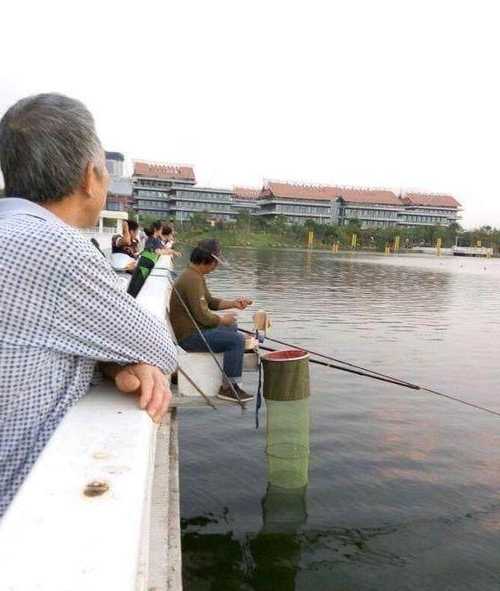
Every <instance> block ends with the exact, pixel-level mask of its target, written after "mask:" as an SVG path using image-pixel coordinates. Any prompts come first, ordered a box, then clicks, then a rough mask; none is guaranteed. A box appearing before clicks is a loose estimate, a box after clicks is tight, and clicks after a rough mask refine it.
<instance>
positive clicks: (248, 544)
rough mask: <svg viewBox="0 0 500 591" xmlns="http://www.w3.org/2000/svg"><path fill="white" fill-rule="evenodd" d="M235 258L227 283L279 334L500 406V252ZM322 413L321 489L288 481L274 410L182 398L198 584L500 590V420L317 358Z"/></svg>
mask: <svg viewBox="0 0 500 591" xmlns="http://www.w3.org/2000/svg"><path fill="white" fill-rule="evenodd" d="M227 258H228V259H229V261H230V263H231V265H232V268H231V269H230V270H227V269H224V270H218V271H217V272H216V273H215V274H214V275H212V276H211V278H210V285H211V288H212V290H213V292H214V293H219V294H220V293H225V294H227V295H228V296H232V295H240V294H244V295H249V296H251V297H253V298H254V300H255V301H256V306H255V307H254V308H265V309H266V310H268V311H269V312H271V313H272V318H273V327H272V334H271V336H275V337H276V338H281V339H284V340H289V341H291V342H293V343H296V344H299V345H302V346H305V347H309V348H312V349H319V350H321V351H323V352H326V353H329V354H332V355H334V356H335V357H338V358H341V359H344V360H347V361H351V362H354V363H357V364H359V365H363V366H366V367H369V368H373V369H375V370H377V371H380V372H384V373H389V374H392V375H395V376H398V377H400V378H404V379H406V380H409V381H413V382H417V383H419V384H422V385H427V386H431V387H433V388H435V389H439V390H443V391H445V392H449V393H452V394H454V395H457V396H459V397H461V398H464V399H466V400H469V401H474V402H477V403H479V404H482V405H484V406H488V407H491V408H493V409H495V410H497V411H500V388H499V385H500V346H499V345H500V337H499V332H500V326H499V324H500V261H497V260H492V261H485V260H476V259H462V258H452V257H442V258H436V257H423V256H422V257H420V256H418V257H415V256H412V257H403V256H401V257H398V258H396V257H391V258H387V257H381V256H356V257H349V256H338V255H337V256H333V255H330V254H328V253H296V252H292V253H285V252H278V251H272V252H262V251H247V250H236V249H234V250H231V251H228V252H227ZM251 314H252V312H250V311H245V312H243V313H241V315H240V322H241V324H242V325H244V324H245V323H246V322H250V321H251ZM246 376H248V377H246V379H245V385H246V386H248V389H249V390H251V391H255V388H256V376H255V374H246ZM310 414H311V428H310V429H311V430H310V459H309V483H308V486H307V487H305V488H302V489H292V490H285V491H281V492H280V491H278V493H277V492H276V490H275V488H273V487H272V486H268V480H269V475H268V471H267V464H266V455H265V446H266V416H265V415H266V409H265V407H263V409H262V412H261V427H260V429H259V430H258V431H256V430H255V423H254V407H253V405H252V406H251V408H249V409H248V410H247V411H246V412H244V413H242V412H241V410H240V409H239V408H237V407H236V408H224V409H221V410H219V411H217V412H215V411H212V410H210V409H191V410H188V409H184V410H182V411H181V412H180V450H181V458H180V459H181V463H180V466H181V499H182V505H181V511H182V528H183V529H182V543H183V558H184V567H183V568H184V588H185V589H186V590H187V591H198V590H213V591H215V590H217V591H225V590H233V589H234V590H259V591H260V590H276V591H278V590H283V591H285V590H286V591H291V590H295V589H297V590H299V589H300V590H306V589H307V590H309V589H314V590H317V591H322V590H342V591H347V590H356V591H365V590H366V591H368V590H398V591H401V590H405V589H408V590H410V589H411V590H419V591H422V590H425V589H433V590H440V591H444V590H448V589H449V590H453V591H458V590H482V589H488V590H490V589H491V590H498V589H500V495H499V491H500V418H496V417H494V416H491V415H488V414H485V413H482V412H480V411H477V410H473V409H470V408H467V407H465V406H462V405H460V404H457V403H454V402H450V401H447V400H444V399H441V398H438V397H436V396H432V395H430V394H426V393H422V392H416V391H412V390H408V389H404V388H401V387H397V386H393V385H389V384H384V383H380V382H377V381H375V380H369V379H367V378H362V377H357V376H352V375H349V374H346V373H344V372H339V371H336V370H332V369H327V368H321V367H318V366H314V365H312V366H311V398H310Z"/></svg>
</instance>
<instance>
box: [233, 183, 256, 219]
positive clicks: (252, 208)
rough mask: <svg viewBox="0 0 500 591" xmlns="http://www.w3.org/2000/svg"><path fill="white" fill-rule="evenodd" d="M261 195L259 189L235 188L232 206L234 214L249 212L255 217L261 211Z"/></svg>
mask: <svg viewBox="0 0 500 591" xmlns="http://www.w3.org/2000/svg"><path fill="white" fill-rule="evenodd" d="M259 195H260V190H259V189H253V188H250V187H233V202H232V204H231V209H232V211H233V213H234V214H235V215H238V214H240V213H242V212H247V213H249V214H250V215H254V214H255V213H256V212H257V210H258V209H259V203H258V201H257V199H258V197H259Z"/></svg>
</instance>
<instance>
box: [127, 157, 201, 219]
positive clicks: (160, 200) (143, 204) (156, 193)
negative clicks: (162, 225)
mask: <svg viewBox="0 0 500 591" xmlns="http://www.w3.org/2000/svg"><path fill="white" fill-rule="evenodd" d="M195 183H196V178H195V176H194V170H193V168H192V167H191V166H174V165H170V164H157V163H151V162H142V161H136V162H134V172H133V175H132V187H133V197H134V207H135V210H136V211H137V213H139V214H146V215H151V216H156V217H159V218H168V219H170V218H171V217H174V216H172V215H171V213H172V212H171V210H170V197H171V194H172V190H173V188H174V187H179V188H189V187H191V186H193V185H194V184H195Z"/></svg>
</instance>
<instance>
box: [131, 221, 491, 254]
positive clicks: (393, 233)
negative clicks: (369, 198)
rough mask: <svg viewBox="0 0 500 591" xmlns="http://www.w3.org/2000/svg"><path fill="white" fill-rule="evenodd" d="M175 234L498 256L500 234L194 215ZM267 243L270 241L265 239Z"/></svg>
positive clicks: (237, 241) (227, 241)
mask: <svg viewBox="0 0 500 591" xmlns="http://www.w3.org/2000/svg"><path fill="white" fill-rule="evenodd" d="M155 219H157V218H156V217H154V216H141V220H140V221H141V224H142V225H147V224H149V223H151V222H152V221H154V220H155ZM175 225H176V231H177V235H178V237H179V238H182V237H184V238H185V239H186V240H193V239H196V238H197V237H198V236H200V237H205V236H206V235H208V234H213V235H215V236H217V238H219V239H220V240H221V241H222V242H223V244H224V245H226V246H230V245H235V246H238V245H247V246H296V247H301V246H305V245H306V244H307V242H308V236H309V232H313V233H314V246H315V247H316V248H331V246H332V245H333V244H334V243H337V244H338V245H339V248H340V249H350V248H351V245H352V239H353V238H352V237H353V234H356V244H357V246H356V247H357V248H361V249H369V250H377V251H381V252H383V251H384V250H385V248H386V247H389V248H394V245H395V241H396V237H398V236H399V247H400V249H409V248H414V247H424V246H425V247H435V246H436V243H437V241H438V239H441V246H442V247H443V248H450V247H452V246H454V245H455V244H459V245H460V246H476V245H478V243H479V244H480V245H481V246H486V247H489V248H493V249H494V250H495V251H496V252H498V251H499V250H500V228H499V229H497V228H493V227H491V226H481V227H480V228H475V229H473V230H464V229H463V228H462V227H461V226H460V225H459V224H456V223H454V224H451V225H450V226H448V227H444V226H419V227H404V226H395V227H390V226H389V227H384V228H362V227H361V224H360V222H359V220H351V221H350V222H349V223H348V224H347V225H342V226H339V225H336V224H322V223H318V222H315V221H313V220H306V222H305V223H304V224H290V223H288V222H287V220H286V218H284V217H283V216H276V217H274V218H273V219H267V218H264V217H263V216H252V215H250V214H249V213H248V212H243V213H241V214H239V215H238V218H237V219H236V221H230V222H229V221H222V220H220V219H216V218H215V219H214V216H213V215H211V214H209V213H195V214H193V216H192V217H191V218H190V219H189V220H186V221H184V222H183V223H182V224H180V223H179V222H177V223H176V224H175ZM266 238H267V239H266Z"/></svg>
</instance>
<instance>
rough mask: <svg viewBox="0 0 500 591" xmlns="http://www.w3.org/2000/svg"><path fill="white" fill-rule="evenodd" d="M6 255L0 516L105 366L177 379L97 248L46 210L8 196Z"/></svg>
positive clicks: (166, 337)
mask: <svg viewBox="0 0 500 591" xmlns="http://www.w3.org/2000/svg"><path fill="white" fill-rule="evenodd" d="M33 245H34V246H33ZM0 252H1V254H0V517H1V516H2V514H3V513H4V512H5V510H6V509H7V507H8V505H9V503H10V502H11V500H12V498H13V497H14V495H15V493H16V491H17V489H18V488H19V486H20V485H21V484H22V482H23V480H24V478H25V477H26V475H27V474H28V472H29V471H30V469H31V467H32V466H33V464H34V463H35V461H36V459H37V457H38V456H39V454H40V452H41V451H42V450H43V448H44V446H45V445H46V443H47V441H48V440H49V438H50V437H51V435H52V433H53V432H54V431H55V429H56V428H57V426H58V424H59V423H60V421H61V419H62V418H63V417H64V415H65V414H66V412H67V411H68V409H69V408H70V407H71V406H72V405H73V404H75V402H76V401H77V400H78V399H79V398H81V397H82V396H83V395H84V394H86V393H87V391H88V389H89V386H90V382H91V379H92V376H93V373H94V370H95V366H96V363H97V362H99V361H103V362H116V363H119V364H123V365H127V364H131V363H139V362H142V363H148V364H151V365H154V366H156V367H159V368H160V369H161V370H163V371H164V372H167V373H169V372H172V371H174V369H175V367H176V349H175V346H174V344H173V342H172V339H171V337H170V334H169V332H168V329H167V328H166V324H165V323H164V322H162V321H161V320H159V319H157V318H155V317H154V316H151V315H150V314H148V313H147V312H146V311H145V310H143V309H142V308H140V307H139V305H138V304H137V303H136V301H135V300H134V299H133V298H132V297H130V296H129V295H128V294H126V293H124V291H123V289H121V288H120V284H119V281H118V279H117V276H116V275H115V273H114V272H113V271H112V269H111V267H110V266H109V263H108V262H107V261H106V260H105V259H104V258H103V257H102V255H101V254H100V253H99V252H98V251H97V250H96V248H95V247H94V246H93V245H92V244H91V243H90V242H89V241H88V240H86V239H85V238H84V237H83V235H82V234H81V233H80V232H79V231H78V230H76V229H75V228H72V227H71V226H68V225H67V224H65V223H64V222H63V221H62V220H60V219H59V218H58V217H56V216H55V215H54V214H52V213H51V212H49V211H48V210H47V209H45V208H43V207H40V206H39V205H37V204H35V203H32V202H30V201H28V200H25V199H18V198H2V199H0Z"/></svg>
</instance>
